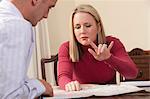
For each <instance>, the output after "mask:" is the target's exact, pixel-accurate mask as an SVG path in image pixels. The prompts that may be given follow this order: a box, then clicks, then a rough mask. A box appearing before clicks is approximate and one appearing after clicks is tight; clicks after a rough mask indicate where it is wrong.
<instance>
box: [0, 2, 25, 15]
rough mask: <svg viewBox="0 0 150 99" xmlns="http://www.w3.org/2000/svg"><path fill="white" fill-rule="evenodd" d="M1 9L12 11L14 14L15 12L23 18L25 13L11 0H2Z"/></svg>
mask: <svg viewBox="0 0 150 99" xmlns="http://www.w3.org/2000/svg"><path fill="white" fill-rule="evenodd" d="M0 9H5V11H9V12H12V14H14V15H15V16H18V17H22V18H23V15H22V14H21V12H20V11H19V9H18V8H17V7H16V6H15V5H14V4H13V3H11V2H10V1H9V0H2V1H1V2H0Z"/></svg>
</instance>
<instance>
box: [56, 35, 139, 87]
mask: <svg viewBox="0 0 150 99" xmlns="http://www.w3.org/2000/svg"><path fill="white" fill-rule="evenodd" d="M106 41H107V42H108V43H110V42H111V41H114V45H113V47H112V49H111V51H110V52H111V54H112V55H111V57H110V58H109V59H107V60H103V61H98V60H96V59H95V58H94V57H93V56H92V54H90V53H89V52H88V47H85V46H83V47H82V50H83V51H84V54H83V55H82V56H81V58H80V60H79V62H72V61H71V59H70V56H69V42H65V43H63V44H62V45H61V46H60V48H59V53H58V69H57V71H58V74H57V75H58V84H59V86H60V87H61V88H62V89H64V88H65V85H66V84H67V83H69V82H71V81H74V80H77V81H78V82H79V83H81V84H86V83H98V84H106V83H111V82H113V81H114V78H115V74H116V71H118V72H119V73H120V74H122V75H123V76H124V77H125V78H127V79H132V78H135V77H136V76H137V73H138V70H137V68H136V65H135V64H134V63H133V61H132V60H131V58H130V57H129V56H128V54H127V52H126V50H125V48H124V46H123V44H122V43H121V42H120V40H119V39H117V38H115V37H111V36H108V37H106Z"/></svg>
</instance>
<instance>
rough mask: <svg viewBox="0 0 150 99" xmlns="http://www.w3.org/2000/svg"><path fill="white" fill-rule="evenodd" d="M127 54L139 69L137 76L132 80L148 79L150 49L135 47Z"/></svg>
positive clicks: (149, 72)
mask: <svg viewBox="0 0 150 99" xmlns="http://www.w3.org/2000/svg"><path fill="white" fill-rule="evenodd" d="M128 54H129V56H130V57H131V59H132V60H133V61H134V63H135V64H136V65H137V67H138V69H139V73H138V76H137V78H136V79H133V80H150V50H147V51H144V50H142V49H140V48H135V49H133V50H131V51H130V52H128Z"/></svg>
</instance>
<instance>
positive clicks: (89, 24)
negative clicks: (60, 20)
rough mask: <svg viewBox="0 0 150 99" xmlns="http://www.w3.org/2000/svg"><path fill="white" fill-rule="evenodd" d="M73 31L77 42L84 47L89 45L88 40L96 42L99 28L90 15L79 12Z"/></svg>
mask: <svg viewBox="0 0 150 99" xmlns="http://www.w3.org/2000/svg"><path fill="white" fill-rule="evenodd" d="M73 30H74V33H75V36H76V39H77V41H78V42H79V43H81V44H82V45H85V46H86V45H89V42H88V39H90V40H91V41H96V37H97V33H98V27H97V23H96V21H95V19H94V18H93V16H92V15H90V14H89V13H84V12H78V13H76V14H75V15H74V19H73Z"/></svg>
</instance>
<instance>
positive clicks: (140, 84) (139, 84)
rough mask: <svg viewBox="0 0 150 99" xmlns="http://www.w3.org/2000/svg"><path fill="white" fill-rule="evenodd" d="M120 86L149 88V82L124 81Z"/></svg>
mask: <svg viewBox="0 0 150 99" xmlns="http://www.w3.org/2000/svg"><path fill="white" fill-rule="evenodd" d="M121 84H123V85H134V86H150V81H125V82H121Z"/></svg>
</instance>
